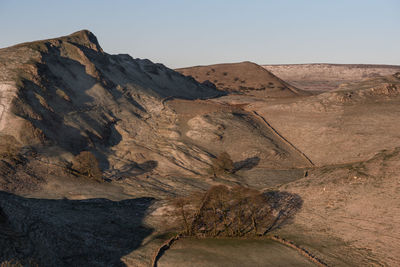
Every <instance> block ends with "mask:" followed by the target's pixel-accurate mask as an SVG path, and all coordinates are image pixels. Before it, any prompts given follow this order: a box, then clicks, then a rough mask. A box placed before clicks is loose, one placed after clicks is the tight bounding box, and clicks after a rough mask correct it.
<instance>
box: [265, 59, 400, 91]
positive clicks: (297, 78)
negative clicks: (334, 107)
mask: <svg viewBox="0 0 400 267" xmlns="http://www.w3.org/2000/svg"><path fill="white" fill-rule="evenodd" d="M263 67H264V68H265V69H267V70H269V71H270V72H272V73H273V74H275V75H276V76H278V77H279V78H281V79H283V80H285V81H286V82H288V83H290V84H292V85H293V86H296V87H298V88H300V89H303V90H324V91H325V90H333V89H337V88H338V87H339V85H340V84H342V83H349V82H359V81H362V80H365V79H369V78H376V77H379V76H388V75H392V74H394V73H396V72H399V71H400V66H391V65H365V64H364V65H363V64H289V65H263Z"/></svg>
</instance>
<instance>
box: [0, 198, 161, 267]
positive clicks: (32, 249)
mask: <svg viewBox="0 0 400 267" xmlns="http://www.w3.org/2000/svg"><path fill="white" fill-rule="evenodd" d="M153 201H154V199H152V198H138V199H129V200H123V201H110V200H107V199H88V200H68V199H60V200H50V199H30V198H24V197H20V196H17V195H14V194H10V193H6V192H2V191H0V263H1V262H4V261H10V260H15V259H17V260H20V261H22V262H23V261H24V260H27V259H33V260H34V261H35V262H37V264H38V265H39V266H126V265H125V264H124V263H123V262H122V261H121V257H123V256H125V255H127V254H129V253H131V252H132V251H134V250H135V249H137V248H138V247H139V246H140V244H141V243H142V241H143V239H144V238H145V237H147V236H148V235H150V234H151V233H152V232H153V229H151V228H148V227H146V226H145V225H144V224H143V218H144V216H145V214H146V211H147V209H148V208H149V206H150V205H151V204H152V203H153Z"/></svg>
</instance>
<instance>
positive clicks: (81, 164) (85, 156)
mask: <svg viewBox="0 0 400 267" xmlns="http://www.w3.org/2000/svg"><path fill="white" fill-rule="evenodd" d="M71 168H72V169H73V170H75V171H77V172H78V173H79V174H80V175H83V176H86V177H89V178H91V179H94V180H97V181H101V180H102V172H101V170H100V167H99V161H98V160H97V158H96V157H95V155H93V153H92V152H90V151H82V152H81V153H79V154H78V155H76V156H75V157H74V160H73V161H72V166H71Z"/></svg>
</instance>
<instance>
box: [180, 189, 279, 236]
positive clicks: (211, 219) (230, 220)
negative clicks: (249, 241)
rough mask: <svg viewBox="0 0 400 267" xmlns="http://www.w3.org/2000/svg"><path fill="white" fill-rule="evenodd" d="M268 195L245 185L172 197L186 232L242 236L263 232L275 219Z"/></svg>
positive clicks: (187, 233) (265, 231)
mask: <svg viewBox="0 0 400 267" xmlns="http://www.w3.org/2000/svg"><path fill="white" fill-rule="evenodd" d="M269 202H270V201H269V198H268V196H267V195H265V194H263V193H261V192H259V191H257V190H254V189H249V188H246V187H243V186H236V187H233V188H228V187H227V186H224V185H217V186H213V187H211V188H210V189H209V190H208V191H207V192H205V193H195V194H192V195H191V196H189V197H181V198H176V199H174V200H172V205H173V207H174V215H175V216H178V218H179V220H180V221H181V223H180V226H179V227H180V229H181V230H182V232H183V233H184V234H186V235H189V236H192V235H202V236H212V237H216V236H227V237H240V236H247V235H263V234H265V233H267V232H268V229H270V228H271V226H272V225H273V224H274V222H275V217H274V216H273V212H272V207H271V205H270V204H269Z"/></svg>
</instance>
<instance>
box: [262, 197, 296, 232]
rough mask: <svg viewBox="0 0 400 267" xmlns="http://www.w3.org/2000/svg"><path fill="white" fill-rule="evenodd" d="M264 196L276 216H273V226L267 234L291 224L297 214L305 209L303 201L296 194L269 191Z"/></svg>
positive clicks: (268, 229)
mask: <svg viewBox="0 0 400 267" xmlns="http://www.w3.org/2000/svg"><path fill="white" fill-rule="evenodd" d="M264 195H265V197H266V198H267V201H268V203H269V205H270V206H271V208H272V209H273V211H274V213H275V214H276V215H275V216H273V219H272V221H271V225H270V226H269V227H268V228H267V229H266V231H265V233H268V232H271V231H273V230H276V229H278V228H280V227H282V226H284V225H285V224H288V223H291V222H292V221H293V219H294V217H295V215H296V213H297V212H299V211H300V210H301V208H302V207H303V199H302V198H301V197H300V196H299V195H297V194H294V193H289V192H286V191H267V192H265V193H264Z"/></svg>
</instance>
